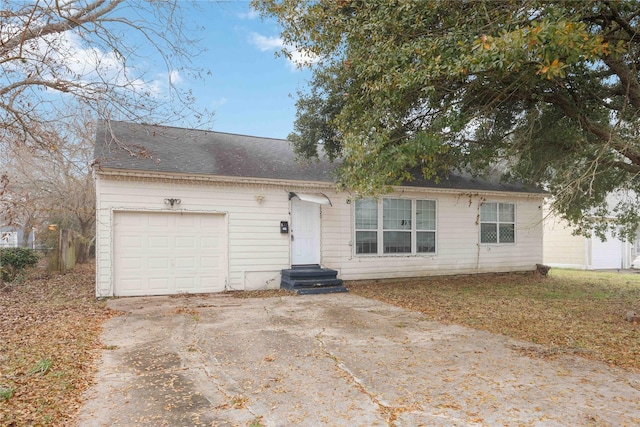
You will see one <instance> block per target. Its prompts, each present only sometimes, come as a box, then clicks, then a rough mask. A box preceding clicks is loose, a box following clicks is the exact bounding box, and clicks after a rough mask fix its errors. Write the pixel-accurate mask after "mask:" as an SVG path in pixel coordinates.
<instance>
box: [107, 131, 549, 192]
mask: <svg viewBox="0 0 640 427" xmlns="http://www.w3.org/2000/svg"><path fill="white" fill-rule="evenodd" d="M114 138H115V139H114ZM95 159H96V164H97V165H98V167H99V168H100V169H102V170H123V171H145V172H161V173H177V174H187V175H194V174H195V175H214V176H226V177H242V178H257V179H260V178H262V179H283V180H293V181H320V182H332V181H333V175H332V172H333V170H334V169H335V168H336V166H337V165H338V163H337V162H334V163H330V162H328V161H327V160H320V161H315V162H309V161H307V162H305V161H300V160H299V159H297V158H296V156H295V153H294V152H293V149H292V148H291V146H290V144H289V142H288V141H286V140H282V139H272V138H261V137H255V136H246V135H235V134H230V133H223V132H212V131H203V130H194V129H183V128H176V127H167V126H157V125H143V124H134V123H127V122H117V121H111V122H108V123H103V125H102V126H101V127H100V128H99V129H98V132H97V138H96V147H95ZM406 185H407V186H411V187H429V188H443V189H445V188H448V189H456V190H472V191H473V190H478V191H507V192H534V193H540V192H541V190H540V189H537V188H534V187H527V186H523V185H519V184H509V183H505V182H501V181H500V180H499V179H498V178H496V179H490V180H488V179H479V178H474V177H472V176H470V175H466V174H459V175H453V174H452V175H450V176H449V177H447V178H444V179H442V180H441V181H440V182H438V183H435V182H434V181H429V180H425V179H422V178H419V179H416V180H414V181H412V182H410V183H407V184H406Z"/></svg>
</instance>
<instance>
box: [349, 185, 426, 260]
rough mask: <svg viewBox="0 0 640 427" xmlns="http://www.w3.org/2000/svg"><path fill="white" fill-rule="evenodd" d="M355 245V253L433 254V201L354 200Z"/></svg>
mask: <svg viewBox="0 0 640 427" xmlns="http://www.w3.org/2000/svg"><path fill="white" fill-rule="evenodd" d="M355 247H356V254H375V255H385V254H390V255H392V254H429V253H435V251H436V202H435V200H411V199H392V198H385V199H382V200H380V201H376V200H374V199H358V200H356V203H355Z"/></svg>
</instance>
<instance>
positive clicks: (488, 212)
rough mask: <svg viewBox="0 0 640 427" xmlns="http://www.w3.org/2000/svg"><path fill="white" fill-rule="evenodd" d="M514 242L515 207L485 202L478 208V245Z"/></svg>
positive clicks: (508, 204) (510, 204) (507, 204)
mask: <svg viewBox="0 0 640 427" xmlns="http://www.w3.org/2000/svg"><path fill="white" fill-rule="evenodd" d="M515 242H516V205H515V204H513V203H495V202H485V203H483V204H482V206H481V207H480V243H498V244H499V243H515Z"/></svg>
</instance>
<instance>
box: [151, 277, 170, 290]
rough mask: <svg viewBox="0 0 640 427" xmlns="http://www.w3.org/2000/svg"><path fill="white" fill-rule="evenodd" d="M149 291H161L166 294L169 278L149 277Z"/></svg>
mask: <svg viewBox="0 0 640 427" xmlns="http://www.w3.org/2000/svg"><path fill="white" fill-rule="evenodd" d="M149 289H150V290H152V291H162V292H163V293H165V292H166V293H168V292H169V290H170V288H169V278H167V277H150V278H149Z"/></svg>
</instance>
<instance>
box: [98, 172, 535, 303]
mask: <svg viewBox="0 0 640 427" xmlns="http://www.w3.org/2000/svg"><path fill="white" fill-rule="evenodd" d="M96 181H97V182H96V193H97V194H96V195H97V212H96V215H97V218H96V219H97V221H96V227H97V230H96V263H97V264H96V265H97V267H96V293H97V295H98V296H99V297H103V296H111V295H113V289H114V287H113V283H112V280H113V259H112V253H113V250H114V248H113V225H112V224H113V216H114V212H118V211H173V212H176V211H177V212H201V213H206V212H209V213H222V214H224V215H225V216H226V218H227V227H228V232H227V236H228V242H227V247H228V250H227V256H228V262H227V268H228V272H227V281H226V282H227V285H226V289H228V290H250V289H266V288H278V287H279V286H280V270H282V269H285V268H289V267H290V261H289V260H290V237H289V235H288V234H282V233H280V221H290V220H291V219H290V201H289V198H288V194H289V192H290V191H296V192H309V193H314V192H323V193H324V194H326V195H327V196H328V197H329V198H330V199H331V201H332V203H333V206H328V205H322V206H321V216H322V220H321V248H322V249H321V263H322V265H323V266H325V267H328V268H333V269H336V270H338V272H339V277H341V278H342V279H344V280H359V279H374V278H380V279H381V278H395V277H415V276H425V275H447V274H472V273H484V272H508V271H532V270H534V269H535V264H536V263H540V262H542V254H543V253H542V211H541V208H540V207H541V205H542V197H540V196H537V195H523V194H515V193H514V194H511V193H495V194H478V193H473V194H471V193H469V192H460V193H459V194H451V193H446V192H444V191H441V190H440V191H439V190H434V191H431V192H428V191H420V190H409V189H404V191H401V192H398V193H396V194H395V195H393V196H389V197H394V198H410V199H429V200H436V202H437V231H436V251H437V252H436V253H435V254H424V255H409V256H408V255H384V256H373V255H357V254H355V249H354V245H353V243H354V241H353V240H354V238H355V236H354V231H353V228H354V208H355V203H353V202H352V200H351V199H352V196H351V195H350V194H348V193H346V192H340V193H338V192H336V191H335V190H333V187H332V186H331V184H326V185H325V186H324V187H322V186H321V185H320V184H318V185H314V184H313V183H310V184H309V185H308V186H295V185H291V186H287V185H285V184H283V183H279V184H277V183H273V184H272V183H263V184H260V183H253V184H251V183H246V184H242V183H235V184H234V183H215V182H211V181H204V180H203V181H198V180H176V179H169V178H162V177H160V178H143V177H133V176H132V177H116V176H109V175H100V174H98V176H97V178H96ZM328 186H331V187H328ZM170 197H174V198H179V199H181V203H180V204H179V205H175V206H174V207H173V208H171V207H169V205H167V204H165V203H164V199H165V198H170ZM485 200H486V201H489V202H509V203H514V204H515V205H516V242H515V243H513V244H500V245H495V244H493V245H489V244H480V243H479V242H480V231H479V228H480V225H479V220H478V218H479V212H480V206H481V203H482V202H483V201H485Z"/></svg>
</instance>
